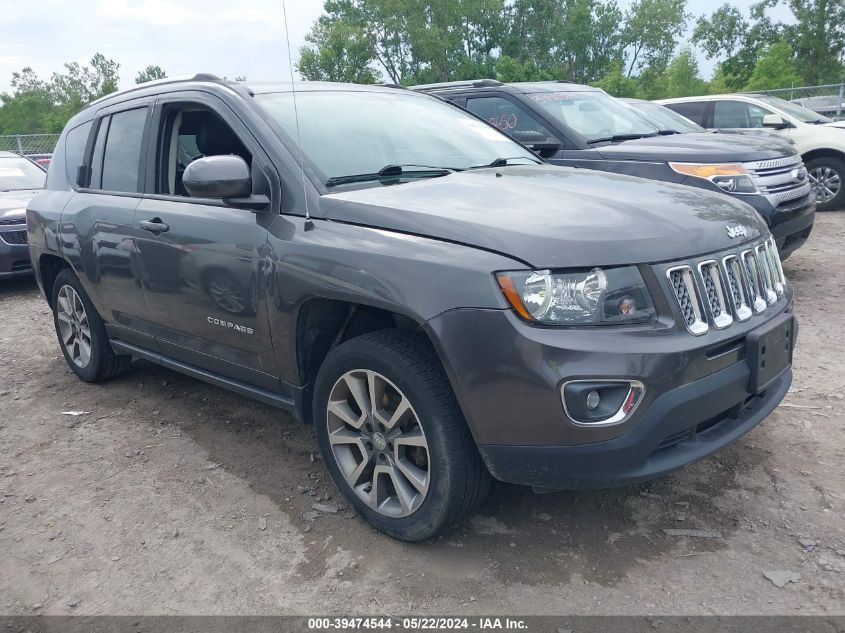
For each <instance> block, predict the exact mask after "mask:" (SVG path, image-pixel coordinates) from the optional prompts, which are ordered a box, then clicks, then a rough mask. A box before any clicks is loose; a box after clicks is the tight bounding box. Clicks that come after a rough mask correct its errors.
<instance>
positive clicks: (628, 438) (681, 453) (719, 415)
mask: <svg viewBox="0 0 845 633" xmlns="http://www.w3.org/2000/svg"><path fill="white" fill-rule="evenodd" d="M748 378H749V371H748V367H747V366H746V365H745V364H744V363H737V364H736V365H734V366H733V367H730V368H728V369H723V370H722V371H719V372H717V373H715V374H713V375H712V376H708V377H707V378H703V379H701V380H699V381H697V382H694V383H691V384H689V385H685V386H683V387H679V388H678V389H675V390H673V391H670V392H668V393H665V394H663V395H662V396H660V397H659V398H658V399H657V400H656V401H655V402H653V403H652V405H651V407H650V408H649V411H648V413H647V414H646V415H645V417H644V418H643V419H641V420H640V422H639V423H638V424H637V426H636V427H635V428H634V429H632V430H631V432H629V433H628V434H626V435H624V436H622V437H620V438H617V439H615V440H609V441H606V442H596V443H592V444H583V445H576V446H500V445H482V446H479V447H478V448H479V451H480V452H481V455H482V457H483V458H484V462H485V463H486V464H487V468H488V469H489V470H490V472H491V473H492V474H493V476H494V477H496V478H497V479H500V480H502V481H507V482H510V483H516V484H525V485H529V486H533V487H535V488H546V489H550V490H563V489H577V488H604V487H612V486H621V485H625V484H632V483H636V482H639V481H647V480H649V479H653V478H655V477H658V476H661V475H665V474H667V473H670V472H672V471H674V470H678V469H679V468H683V467H684V466H686V465H688V464H691V463H693V462H696V461H698V460H700V459H702V458H704V457H706V456H708V455H710V454H711V453H714V452H715V451H717V450H719V449H721V448H723V447H724V446H727V445H728V444H730V443H732V442H734V441H735V440H737V439H738V438H740V437H742V436H743V435H745V434H746V433H747V432H748V431H750V430H751V429H753V428H754V427H755V426H757V425H758V424H759V423H760V422H762V421H763V420H764V419H765V418H766V416H768V415H769V414H770V413H771V412H772V411H773V410H774V409H775V407H777V405H778V403H780V401H781V400H782V399H783V397H784V396H785V395H786V392H787V391H788V390H789V385H790V384H791V383H792V369H791V368H787V369H786V371H784V372H783V373H782V374H781V375H780V376H779V377H778V378H777V379H776V380H775V381H774V382H773V383H772V384H771V385H770V386H769V388H768V389H766V391H765V392H763V393H762V394H760V395H751V394H749V393H748V392H747V391H746V386H747V384H748Z"/></svg>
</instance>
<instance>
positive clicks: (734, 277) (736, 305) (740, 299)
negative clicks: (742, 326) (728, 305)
mask: <svg viewBox="0 0 845 633" xmlns="http://www.w3.org/2000/svg"><path fill="white" fill-rule="evenodd" d="M722 265H723V266H724V268H725V273H726V277H727V280H728V286H729V287H730V292H731V299H732V301H733V311H734V315H735V316H736V318H737V320H738V321H747V320H748V319H750V318H751V314H752V310H751V306H749V305H748V292H747V291H746V289H745V282H744V280H743V276H742V266H741V265H740V263H739V257H737V256H736V255H728V256H727V257H725V258H724V259H723V260H722Z"/></svg>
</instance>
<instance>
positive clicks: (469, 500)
mask: <svg viewBox="0 0 845 633" xmlns="http://www.w3.org/2000/svg"><path fill="white" fill-rule="evenodd" d="M358 402H361V403H362V405H363V406H358V404H357V403H358ZM373 402H375V403H376V407H375V408H376V413H375V414H373V413H372V409H373V407H372V403H373ZM397 412H399V413H398V414H397ZM391 423H392V424H391ZM368 426H369V427H371V428H369V429H368V428H367V427H368ZM314 427H315V432H316V435H317V442H318V444H319V447H320V451H321V453H322V455H323V459H324V461H325V463H326V466H327V467H328V469H329V472H330V474H331V476H332V478H333V479H334V481H335V483H336V485H337V487H338V488H339V489H340V491H341V492H342V493H343V495H344V496H345V497H346V499H347V500H348V501H349V503H351V504H352V506H353V507H354V508H355V509H356V510H357V511H358V513H359V514H361V515H362V516H363V517H364V518H365V519H366V520H367V521H368V522H369V523H370V524H371V525H372V526H373V527H375V528H376V529H378V530H381V531H382V532H384V533H385V534H388V535H389V536H392V537H394V538H397V539H401V540H403V541H421V540H424V539H427V538H430V537H432V536H434V535H435V534H437V533H438V532H440V531H441V530H443V529H444V528H446V527H447V526H449V525H451V524H453V523H455V522H457V521H460V520H462V519H464V518H466V517H467V516H469V515H470V514H472V513H473V512H474V511H475V510H476V508H477V507H478V506H479V505H480V503H481V502H482V501H483V500H484V497H485V496H486V494H487V492H488V490H489V487H490V475H489V473H488V472H487V469H486V467H485V466H484V463H483V461H482V460H481V456H480V455H479V453H478V450H477V449H476V447H475V443H474V441H473V439H472V436H471V435H470V432H469V428H468V427H467V424H466V421H465V420H464V416H463V414H462V413H461V409H460V407H459V406H458V402H457V399H456V398H455V394H454V393H453V391H452V387H451V384H450V383H449V379H448V378H447V376H446V374H445V372H444V371H443V367H442V366H441V364H440V361H439V359H438V358H437V356H436V354H435V353H434V351H433V350H432V348H431V346H430V344H429V343H428V341H427V340H426V339H425V337H424V336H422V335H420V334H418V333H411V332H405V331H401V330H381V331H378V332H372V333H369V334H364V335H362V336H359V337H356V338H354V339H351V340H349V341H347V342H345V343H343V344H341V345H339V346H338V347H336V348H335V349H334V350H332V351H331V352H330V353H329V355H328V357H327V358H326V360H325V362H324V363H323V365H322V367H321V368H320V372H319V374H318V376H317V380H316V385H315V390H314ZM330 435H331V437H330Z"/></svg>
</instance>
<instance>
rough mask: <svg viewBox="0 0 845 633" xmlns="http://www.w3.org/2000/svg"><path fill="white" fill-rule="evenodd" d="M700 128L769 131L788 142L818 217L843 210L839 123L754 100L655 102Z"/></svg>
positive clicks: (844, 127)
mask: <svg viewBox="0 0 845 633" xmlns="http://www.w3.org/2000/svg"><path fill="white" fill-rule="evenodd" d="M658 103H662V104H663V105H665V106H666V107H668V108H671V109H672V110H674V111H675V112H677V113H678V114H682V115H683V116H685V117H686V118H688V119H690V120H692V121H695V122H696V123H698V124H699V125H701V126H704V127H706V128H729V129H730V128H769V129H772V130H775V131H776V132H778V133H779V134H782V135H783V136H784V137H786V138H788V139H790V140H791V141H793V142H794V143H795V145H796V147H797V148H798V152H799V153H800V154H801V157H802V158H803V159H804V164H805V165H806V166H807V170H808V171H809V174H810V180H811V182H812V184H813V187H814V189H815V191H816V201H817V204H818V207H817V208H818V210H819V211H831V210H834V209H840V208H843V207H845V186H843V180H845V121H833V120H832V119H829V118H828V117H826V116H823V115H821V114H818V113H817V112H813V111H812V110H808V109H807V108H803V107H801V106H799V105H796V104H794V103H790V102H789V101H784V100H783V99H778V98H777V97H771V96H769V95H758V94H727V95H707V96H703V97H683V98H678V99H664V100H661V101H658Z"/></svg>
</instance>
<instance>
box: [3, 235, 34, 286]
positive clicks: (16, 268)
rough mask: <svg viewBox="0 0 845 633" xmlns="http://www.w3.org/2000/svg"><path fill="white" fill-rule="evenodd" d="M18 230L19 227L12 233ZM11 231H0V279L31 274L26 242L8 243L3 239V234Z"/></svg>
mask: <svg viewBox="0 0 845 633" xmlns="http://www.w3.org/2000/svg"><path fill="white" fill-rule="evenodd" d="M25 230H26V227H24V231H25ZM19 232H20V229H18V230H17V231H14V233H19ZM11 233H13V232H12V231H0V279H5V278H7V277H20V276H22V275H31V274H32V263H31V262H30V259H29V246H28V245H27V244H26V243H23V244H8V243H7V242H6V241H4V240H3V236H4V234H11ZM10 239H11V238H10ZM16 241H17V236H16Z"/></svg>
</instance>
